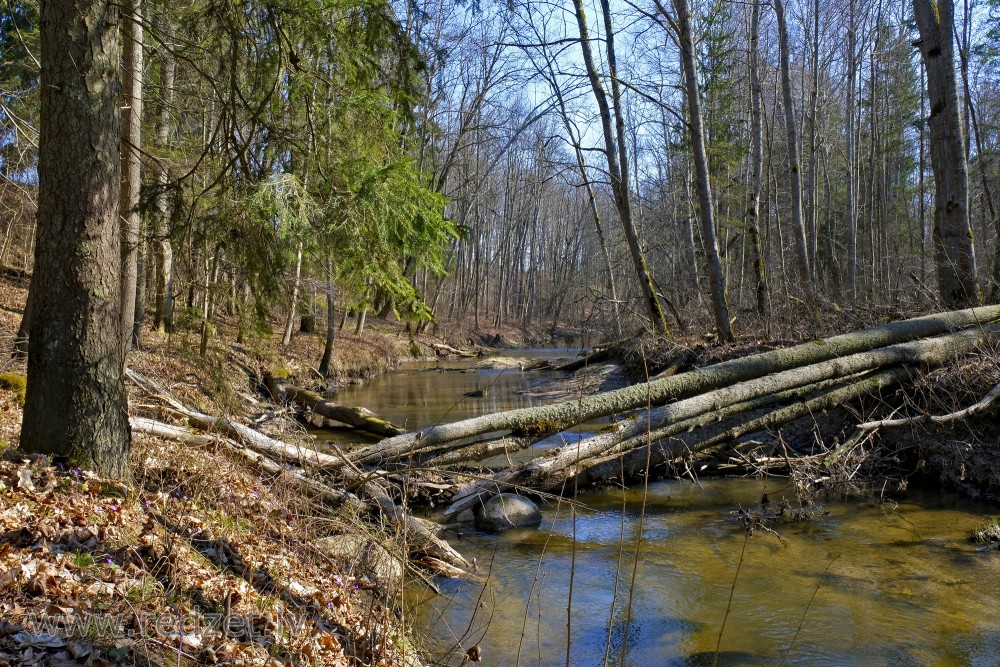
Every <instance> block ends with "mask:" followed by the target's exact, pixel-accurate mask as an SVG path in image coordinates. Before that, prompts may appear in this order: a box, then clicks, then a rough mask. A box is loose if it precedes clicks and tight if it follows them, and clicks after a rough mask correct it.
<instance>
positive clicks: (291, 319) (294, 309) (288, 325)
mask: <svg viewBox="0 0 1000 667" xmlns="http://www.w3.org/2000/svg"><path fill="white" fill-rule="evenodd" d="M301 282H302V243H301V242H299V245H298V247H297V248H296V251H295V281H294V282H293V283H292V298H291V300H290V302H289V304H288V317H287V318H286V319H285V335H284V336H283V337H282V338H281V344H282V345H283V346H286V347H287V346H288V344H289V343H290V342H292V329H293V328H294V327H295V319H296V317H297V316H298V312H299V285H300V284H301Z"/></svg>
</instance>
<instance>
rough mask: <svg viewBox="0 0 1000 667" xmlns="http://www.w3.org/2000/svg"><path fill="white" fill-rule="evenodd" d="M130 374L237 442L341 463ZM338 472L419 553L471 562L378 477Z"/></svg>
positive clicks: (308, 460) (318, 464) (308, 462)
mask: <svg viewBox="0 0 1000 667" xmlns="http://www.w3.org/2000/svg"><path fill="white" fill-rule="evenodd" d="M126 373H127V375H128V377H129V378H131V379H132V380H133V381H134V382H136V384H138V385H139V386H141V387H143V388H144V389H146V390H147V391H150V392H151V393H154V394H155V395H157V396H160V397H161V398H163V399H164V400H166V401H167V402H168V403H169V404H170V405H171V406H172V407H173V408H174V409H175V410H177V411H178V412H179V413H181V414H182V415H183V416H184V417H186V418H187V420H188V421H189V422H190V423H191V424H192V425H194V426H197V427H198V428H201V429H205V430H209V431H217V432H220V433H223V434H225V435H226V436H228V437H230V438H232V439H234V440H235V441H236V442H238V443H240V444H242V445H244V446H246V447H248V448H250V449H252V450H254V451H256V452H258V453H264V454H269V455H271V456H275V457H278V458H281V459H285V460H291V461H295V462H297V463H299V464H300V465H304V466H310V467H314V468H324V467H326V468H329V467H332V464H333V463H335V462H339V463H343V462H342V461H341V460H340V459H339V458H338V457H335V456H332V455H330V454H324V453H323V452H318V451H316V450H313V449H309V448H307V447H300V446H298V445H294V444H290V443H286V442H282V441H281V440H276V439H274V438H271V437H269V436H267V435H264V434H263V433H260V432H259V431H255V430H253V429H252V428H250V427H248V426H244V425H243V424H239V423H236V422H233V421H230V420H228V419H225V418H223V417H213V416H211V415H206V414H203V413H201V412H198V411H196V410H191V409H190V408H187V407H186V406H184V405H183V404H182V403H180V402H179V401H177V400H176V399H174V398H173V397H171V396H170V395H169V393H168V392H166V390H164V389H162V388H161V387H159V386H158V385H157V384H156V383H154V382H152V381H151V380H149V379H148V378H146V377H143V376H142V375H140V374H139V373H136V372H135V371H134V370H132V369H128V370H127V371H126ZM339 474H340V475H341V477H343V478H344V479H345V480H346V481H348V482H350V483H351V484H353V485H354V486H356V487H357V489H358V491H359V493H360V495H362V496H366V497H367V498H368V499H369V500H370V501H371V502H372V503H374V507H375V508H377V509H378V510H379V512H380V514H381V515H382V517H384V518H385V519H386V521H387V522H388V523H389V524H390V525H391V526H393V527H394V528H396V529H397V530H398V531H400V533H401V536H402V538H403V539H404V542H405V543H406V544H407V545H408V546H409V548H410V549H411V550H413V551H414V552H416V553H418V554H426V555H428V556H432V557H434V558H437V559H439V560H442V561H444V562H446V563H448V564H449V565H452V566H454V567H457V568H468V567H470V563H469V562H468V561H466V560H465V558H463V557H462V555H461V554H459V553H458V552H457V551H455V550H454V549H452V548H451V546H450V545H449V544H448V543H447V542H445V541H444V540H442V539H440V538H439V537H437V536H436V535H434V534H433V533H432V532H431V531H430V530H429V529H428V528H427V526H425V525H424V524H422V523H420V522H419V521H417V520H416V519H415V518H414V517H413V516H412V515H410V514H409V513H408V512H406V511H405V510H404V509H403V508H401V507H399V506H398V505H396V503H395V502H394V501H393V500H392V498H391V497H390V496H389V494H388V492H387V491H386V490H385V488H383V487H382V485H381V484H379V483H378V482H377V481H375V480H373V479H370V478H368V477H367V476H365V475H364V474H363V473H362V472H361V471H359V470H357V469H356V468H355V467H353V466H351V465H349V464H347V465H344V466H343V467H340V469H339Z"/></svg>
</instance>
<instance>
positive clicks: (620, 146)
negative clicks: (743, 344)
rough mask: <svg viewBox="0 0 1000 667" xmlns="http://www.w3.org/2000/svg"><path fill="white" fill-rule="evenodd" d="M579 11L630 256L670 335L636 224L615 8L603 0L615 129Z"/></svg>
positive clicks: (579, 3) (659, 323) (578, 2)
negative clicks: (618, 58) (615, 24)
mask: <svg viewBox="0 0 1000 667" xmlns="http://www.w3.org/2000/svg"><path fill="white" fill-rule="evenodd" d="M573 6H574V7H575V9H576V22H577V26H578V27H579V30H580V48H581V50H582V52H583V63H584V67H586V69H587V78H588V79H589V80H590V87H591V89H592V90H593V92H594V98H595V99H596V101H597V106H598V109H599V111H600V117H601V130H602V131H603V133H604V155H605V158H606V159H607V163H608V175H609V176H610V177H611V191H612V193H613V194H614V198H615V207H616V208H617V209H618V215H619V217H620V218H621V223H622V230H623V231H624V232H625V240H626V242H627V243H628V248H629V253H630V255H631V257H632V266H633V268H634V269H635V273H636V276H637V277H638V278H639V285H640V287H641V288H642V296H643V299H644V300H645V303H646V312H647V314H648V315H649V318H650V320H651V321H652V324H653V329H654V330H656V331H657V332H659V333H664V334H669V329H668V328H667V318H666V315H665V314H664V312H663V308H662V307H661V306H660V301H659V299H658V298H657V295H656V287H655V285H654V284H653V277H652V275H651V274H650V271H649V266H648V265H647V264H646V258H645V256H644V255H643V252H642V247H641V246H640V244H639V236H638V234H637V232H636V229H635V225H634V224H633V221H632V204H631V197H630V194H629V179H628V149H627V143H626V142H625V118H624V116H623V115H622V112H621V88H620V83H619V81H618V78H617V77H618V70H617V61H616V59H615V58H616V55H615V42H614V33H613V30H612V25H611V7H610V5H609V2H608V0H601V10H602V12H603V15H604V25H605V32H606V34H605V36H604V39H605V46H606V49H607V54H608V69H609V74H610V76H611V99H612V102H613V104H614V111H615V113H614V129H612V125H611V123H612V115H611V107H610V106H609V105H608V96H607V93H606V92H605V91H604V85H603V84H602V83H601V78H600V75H599V74H598V73H597V64H596V63H595V61H594V55H593V51H592V49H591V39H590V31H589V30H588V28H587V17H586V15H585V14H584V11H583V0H573Z"/></svg>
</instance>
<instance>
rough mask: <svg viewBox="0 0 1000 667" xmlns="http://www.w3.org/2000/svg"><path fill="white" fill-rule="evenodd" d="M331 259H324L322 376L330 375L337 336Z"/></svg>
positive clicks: (320, 364) (320, 368)
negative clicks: (324, 317)
mask: <svg viewBox="0 0 1000 667" xmlns="http://www.w3.org/2000/svg"><path fill="white" fill-rule="evenodd" d="M333 306H334V291H333V260H332V259H331V258H329V257H327V259H326V341H325V343H324V344H323V359H322V360H321V361H320V362H319V374H320V375H322V376H323V377H324V378H326V377H329V375H330V364H331V363H332V362H333V343H334V341H335V340H336V337H337V318H336V316H335V314H334V310H333Z"/></svg>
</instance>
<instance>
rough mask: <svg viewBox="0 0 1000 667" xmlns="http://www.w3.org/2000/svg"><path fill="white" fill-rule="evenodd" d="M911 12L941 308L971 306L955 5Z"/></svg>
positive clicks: (975, 284)
mask: <svg viewBox="0 0 1000 667" xmlns="http://www.w3.org/2000/svg"><path fill="white" fill-rule="evenodd" d="M913 11H914V15H915V17H916V20H917V27H918V28H919V30H920V39H919V40H918V41H917V42H916V46H918V47H919V48H920V54H921V55H922V56H923V60H924V65H925V66H926V67H927V94H928V97H929V98H930V105H931V113H930V119H929V121H928V124H929V125H930V152H931V168H932V170H933V172H934V247H935V251H936V252H935V254H936V258H937V275H938V292H939V293H940V295H941V299H942V301H943V302H944V303H945V305H946V306H949V307H952V308H955V307H959V306H964V305H974V304H976V303H979V281H978V276H977V272H976V254H975V247H974V245H973V241H972V229H971V227H970V225H969V174H968V168H967V165H966V161H965V148H964V146H965V140H964V138H963V134H962V119H961V109H960V106H959V99H958V82H957V81H956V77H955V48H954V41H953V38H952V33H953V31H954V6H953V4H952V0H939V2H936V3H935V2H932V0H913Z"/></svg>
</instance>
